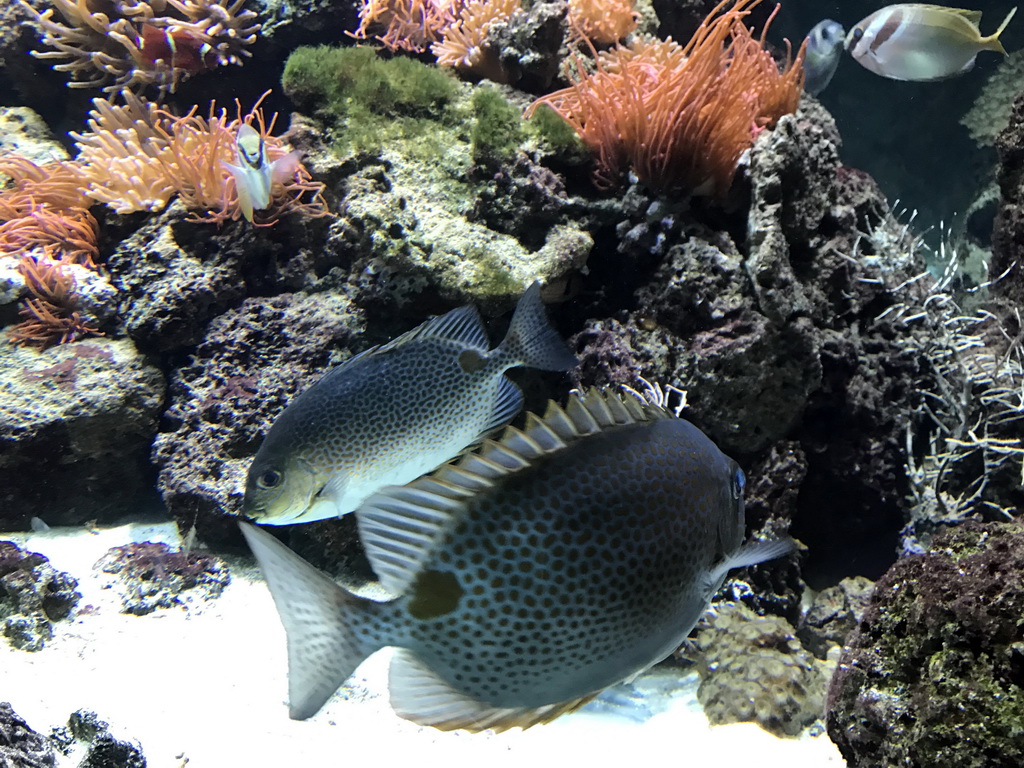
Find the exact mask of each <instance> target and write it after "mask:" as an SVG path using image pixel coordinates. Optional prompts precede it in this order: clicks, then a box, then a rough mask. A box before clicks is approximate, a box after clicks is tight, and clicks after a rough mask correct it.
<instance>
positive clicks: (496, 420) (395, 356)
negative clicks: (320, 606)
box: [242, 283, 576, 525]
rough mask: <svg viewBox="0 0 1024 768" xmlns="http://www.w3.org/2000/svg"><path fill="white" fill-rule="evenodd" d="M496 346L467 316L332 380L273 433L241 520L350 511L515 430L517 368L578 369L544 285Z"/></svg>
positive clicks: (260, 455)
mask: <svg viewBox="0 0 1024 768" xmlns="http://www.w3.org/2000/svg"><path fill="white" fill-rule="evenodd" d="M488 347H489V342H488V340H487V332H486V331H485V329H484V326H483V323H482V322H481V321H480V315H479V314H478V313H477V311H476V309H475V308H473V307H468V306H467V307H461V308H459V309H455V310H452V311H451V312H449V313H448V314H446V315H442V316H441V317H436V318H434V319H433V320H430V321H428V322H426V323H424V324H423V325H421V326H419V327H418V328H415V329H413V330H412V331H409V332H408V333H406V334H405V335H403V336H400V337H398V338H397V339H395V340H394V341H391V342H389V343H387V344H385V345H384V346H382V347H374V348H373V349H370V350H367V351H366V352H363V353H362V354H359V355H356V356H355V357H353V358H352V359H351V360H348V361H346V362H345V363H343V364H342V365H339V366H338V367H337V368H335V369H333V370H332V371H330V372H328V373H327V374H326V375H325V376H323V378H321V379H320V380H319V381H317V382H316V383H315V384H314V385H313V386H311V387H310V388H309V389H307V390H306V391H305V392H303V393H302V394H301V395H299V396H298V397H297V398H296V399H295V401H294V402H292V403H291V404H290V405H289V406H288V407H287V408H286V409H285V410H284V413H282V414H281V416H280V417H278V419H277V421H276V422H274V425H273V426H272V427H271V429H270V431H269V432H268V433H267V437H266V439H265V440H264V441H263V444H262V445H261V446H260V449H259V451H258V452H257V453H256V457H255V458H254V459H253V462H252V466H251V467H250V468H249V477H248V480H247V482H246V488H245V499H244V500H243V502H242V514H244V515H246V516H247V517H251V518H253V519H254V520H256V522H258V523H263V524H269V525H284V524H289V523H306V522H310V521H312V520H322V519H324V518H328V517H336V516H338V515H343V514H346V513H348V512H351V511H352V510H353V509H355V508H356V507H357V506H358V505H359V503H360V502H361V501H363V500H364V499H365V498H366V497H367V496H369V495H370V494H371V493H373V492H374V491H377V490H378V489H380V488H382V487H384V486H385V485H401V484H402V483H407V482H409V481H410V480H413V479H415V478H417V477H419V476H420V475H422V474H423V473H424V472H429V471H430V470H432V469H434V468H436V467H438V466H439V465H441V464H443V463H444V462H446V461H448V460H449V459H451V458H453V457H454V456H457V455H458V454H459V452H460V451H462V450H463V449H465V448H466V447H467V446H469V445H472V444H473V443H475V442H478V441H479V440H480V439H481V438H482V437H483V436H484V435H486V434H488V433H489V432H491V431H492V430H494V429H497V428H500V427H502V426H504V425H505V424H507V423H508V422H509V421H510V420H511V419H512V417H513V416H515V415H516V414H517V413H519V411H520V409H521V408H522V407H523V394H522V392H520V391H519V387H517V386H516V385H515V384H514V383H513V382H512V381H511V380H510V379H509V378H508V377H507V376H505V371H507V370H508V369H509V368H515V367H518V366H529V367H531V368H541V369H544V370H549V371H564V370H568V369H569V368H572V367H573V366H574V365H576V357H575V355H573V354H572V352H570V351H569V348H568V347H567V346H566V344H565V342H564V341H562V339H561V338H560V337H559V336H558V334H557V333H556V332H555V331H554V329H552V328H551V326H549V325H548V322H547V318H546V316H545V314H544V306H543V304H541V301H540V284H539V283H534V284H533V285H532V286H530V288H528V289H527V291H526V293H525V294H523V298H522V299H520V301H519V305H518V306H517V307H516V311H515V314H514V315H513V317H512V323H511V325H510V327H509V331H508V335H507V336H506V337H505V340H504V341H503V342H502V343H501V344H500V345H499V346H498V347H497V348H496V349H488Z"/></svg>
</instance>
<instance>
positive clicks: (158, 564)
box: [96, 541, 231, 616]
mask: <svg viewBox="0 0 1024 768" xmlns="http://www.w3.org/2000/svg"><path fill="white" fill-rule="evenodd" d="M96 567H97V568H99V569H100V570H101V571H103V572H104V573H110V574H115V575H116V576H117V579H116V581H115V582H114V583H112V584H109V585H107V586H110V587H114V588H115V589H117V590H118V591H119V592H120V593H121V606H122V607H121V612H122V613H133V614H135V615H137V616H142V615H145V614H147V613H152V612H153V611H155V610H156V609H157V608H170V607H172V606H175V605H188V604H191V603H192V602H193V601H194V600H212V599H213V598H215V597H218V596H219V595H220V593H221V592H223V591H224V587H226V586H227V585H228V582H229V581H231V575H230V573H229V572H228V567H227V564H226V563H224V561H223V560H221V559H220V558H219V557H216V556H214V555H206V554H203V553H200V552H185V551H183V550H180V549H179V550H174V549H171V548H170V547H169V546H168V545H167V544H164V543H161V542H152V541H144V542H142V543H139V544H126V545H125V546H123V547H114V548H112V549H111V550H110V551H109V552H107V554H105V555H104V556H103V557H102V558H100V561H99V562H98V563H96Z"/></svg>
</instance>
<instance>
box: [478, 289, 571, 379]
mask: <svg viewBox="0 0 1024 768" xmlns="http://www.w3.org/2000/svg"><path fill="white" fill-rule="evenodd" d="M491 354H492V355H500V356H501V357H502V358H503V359H504V361H505V365H506V366H507V367H509V368H514V367H517V366H526V367H528V368H539V369H540V370H542V371H568V370H569V369H570V368H575V367H576V365H577V364H578V363H579V360H577V359H576V355H574V354H573V353H572V350H570V349H569V346H568V345H567V344H566V343H565V341H564V340H563V339H562V337H561V336H559V335H558V332H557V331H556V330H555V329H554V328H552V327H551V325H550V323H548V317H547V313H546V312H545V310H544V303H543V302H542V301H541V298H540V283H533V284H532V285H531V286H530V287H529V288H527V289H526V293H524V294H523V297H522V298H521V299H520V300H519V303H518V304H517V305H516V311H515V313H514V314H513V315H512V322H511V324H510V325H509V328H508V334H507V335H506V336H505V339H504V341H502V342H501V344H500V345H499V346H498V348H497V349H496V350H494V352H492V353H491Z"/></svg>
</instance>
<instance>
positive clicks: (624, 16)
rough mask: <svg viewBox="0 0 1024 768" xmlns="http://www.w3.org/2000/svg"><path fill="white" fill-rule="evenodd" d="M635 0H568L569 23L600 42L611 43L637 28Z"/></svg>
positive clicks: (585, 35) (587, 37) (586, 35)
mask: <svg viewBox="0 0 1024 768" xmlns="http://www.w3.org/2000/svg"><path fill="white" fill-rule="evenodd" d="M636 24H637V13H636V11H635V10H634V9H633V0H569V26H570V27H571V28H572V29H574V30H576V31H577V32H578V33H579V34H581V35H583V36H584V37H585V38H586V39H588V40H590V41H591V42H593V43H596V44H598V45H611V44H612V43H617V42H618V41H619V40H622V39H623V38H624V37H625V36H626V35H628V34H629V33H630V32H632V31H633V30H634V29H636Z"/></svg>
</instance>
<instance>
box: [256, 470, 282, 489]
mask: <svg viewBox="0 0 1024 768" xmlns="http://www.w3.org/2000/svg"><path fill="white" fill-rule="evenodd" d="M283 477H284V476H283V475H282V474H281V473H280V472H278V471H277V470H276V469H268V470H267V471H266V472H264V473H263V474H262V475H260V476H259V477H258V478H257V479H256V484H257V485H259V487H260V488H267V489H269V488H276V487H277V486H279V485H280V484H281V480H282V478H283Z"/></svg>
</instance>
